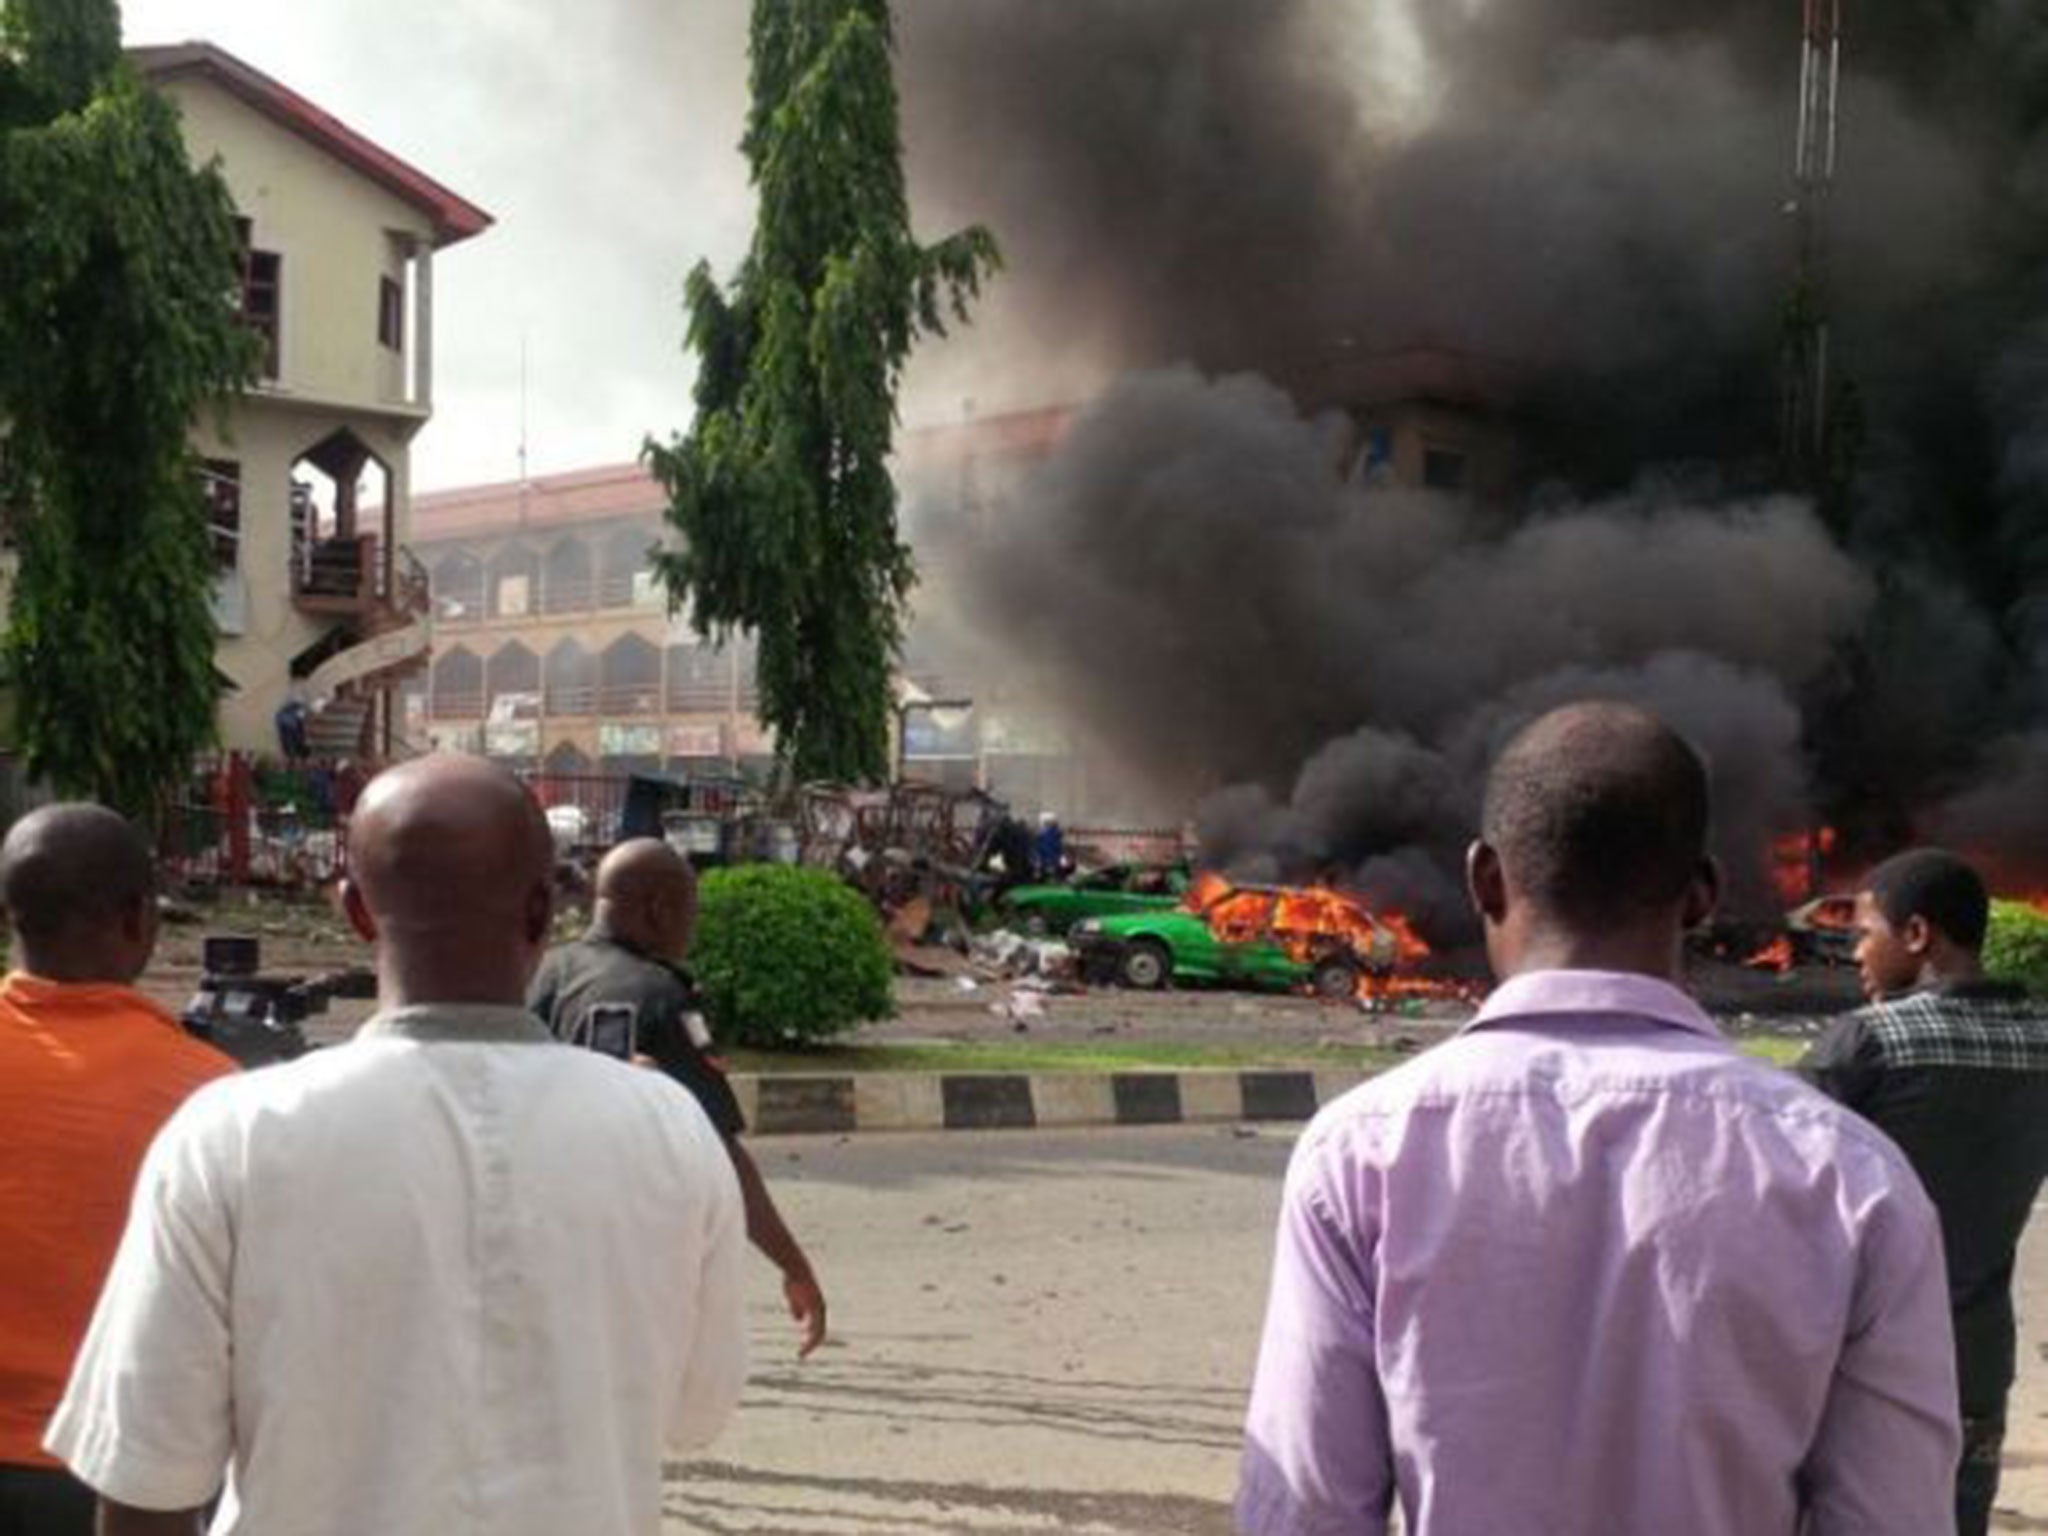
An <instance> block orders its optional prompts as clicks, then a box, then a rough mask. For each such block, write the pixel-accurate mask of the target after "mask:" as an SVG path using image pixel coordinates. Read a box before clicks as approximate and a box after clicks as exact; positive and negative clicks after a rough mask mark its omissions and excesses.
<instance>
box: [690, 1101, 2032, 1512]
mask: <svg viewBox="0 0 2048 1536" xmlns="http://www.w3.org/2000/svg"><path fill="white" fill-rule="evenodd" d="M1292 1138H1293V1132H1292V1130H1291V1129H1288V1128H1285V1127H1282V1128H1270V1127H1269V1128H1265V1129H1263V1130H1261V1131H1260V1133H1259V1134H1257V1135H1254V1136H1243V1135H1240V1134H1237V1133H1236V1132H1233V1131H1231V1130H1229V1129H1221V1130H1219V1129H1214V1128H1203V1129H1190V1128H1182V1127H1162V1128H1158V1129H1153V1130H1102V1131H1089V1132H1075V1133H1070V1134H1045V1133H1017V1132H993V1133H988V1134H966V1133H960V1132H954V1133H951V1134H941V1135H923V1136H872V1135H871V1136H863V1137H859V1138H854V1139H846V1138H839V1139H832V1138H814V1137H801V1138H798V1137H792V1138H775V1139H770V1140H765V1141H762V1142H759V1143H757V1144H756V1153H757V1155H758V1156H759V1157H760V1159H761V1162H762V1165H763V1167H764V1168H765V1169H766V1170H767V1172H768V1176H769V1179H770V1181H771V1182H772V1184H773V1185H774V1188H775V1190H776V1192H777V1196H778V1198H779V1199H780V1201H781V1202H782V1205H783V1208H784V1211H785V1212H786V1214H788V1216H789V1217H790V1218H791V1220H792V1222H793V1224H794V1225H795V1227H796V1229H797V1231H798V1232H799V1233H800V1234H801V1235H802V1236H803V1238H804V1239H805V1241H806V1242H807V1243H808V1244H809V1245H810V1246H811V1248H812V1250H813V1252H814V1255H815V1256H816V1258H817V1261H818V1263H819V1265H820V1268H821V1271H822V1273H823V1276H824V1279H825V1282H826V1285H827V1288H828V1291H829V1293H830V1295H831V1297H832V1302H833V1323H834V1329H833V1331H834V1334H835V1339H834V1342H833V1343H832V1344H830V1345H828V1346H827V1347H826V1349H825V1350H823V1351H821V1353H820V1355H819V1356H817V1357H815V1358H814V1359H813V1360H812V1361H811V1362H809V1363H807V1364H804V1365H801V1366H799V1365H798V1364H796V1362H795V1361H794V1359H793V1358H792V1357H791V1350H792V1339H793V1335H792V1333H791V1331H790V1327H789V1325H788V1324H787V1322H786V1320H784V1319H782V1318H781V1317H780V1316H779V1315H778V1313H777V1312H776V1310H775V1309H776V1306H777V1293H776V1287H775V1284H774V1276H773V1273H772V1271H770V1270H769V1269H768V1268H767V1266H766V1265H765V1264H760V1263H757V1265H756V1270H755V1276H754V1279H755V1290H756V1294H755V1298H754V1309H753V1332H754V1347H755V1372H754V1379H753V1383H752V1386H751V1387H750V1389H749V1391H748V1396H747V1402H746V1405H745V1407H744V1408H743V1410H742V1412H741V1416H740V1419H739V1421H738V1422H737V1423H736V1424H735V1426H734V1428H733V1429H732V1430H731V1431H729V1432H728V1434H727V1435H726V1436H725V1437H724V1438H723V1439H722V1440H721V1441H720V1442H719V1444H718V1445H717V1446H716V1447H714V1448H713V1450H712V1451H711V1453H710V1454H709V1456H708V1457H707V1459H706V1460H704V1461H702V1462H698V1463H695V1464H693V1465H691V1466H690V1467H688V1468H687V1469H682V1470H681V1472H680V1475H679V1476H678V1477H677V1478H676V1480H675V1482H674V1484H673V1486H672V1490H671V1495H670V1501H669V1502H670V1511H671V1515H672V1517H673V1518H672V1519H671V1521H670V1531H671V1533H672V1536H683V1533H692V1536H742V1533H744V1536H769V1533H774V1536H954V1533H959V1536H1038V1533H1043V1532H1054V1531H1062V1532H1072V1533H1075V1536H1154V1533H1158V1536H1164V1533H1168V1532H1171V1533H1175V1536H1227V1533H1228V1532H1229V1531H1230V1520H1229V1509H1228V1500H1229V1496H1230V1488H1231V1482H1232V1477H1233V1472H1234V1461H1235V1454H1236V1446H1237V1431H1238V1422H1239V1415H1240V1413H1241V1410H1242V1406H1243V1393H1244V1384H1245V1381H1246V1379H1247V1376H1248V1373H1249V1371H1250V1367H1251V1356H1252V1350H1253V1347H1254V1343H1255V1340H1256V1334H1257V1328H1258V1321H1259V1312H1260V1308H1261V1305H1262V1303H1263V1296H1264V1289H1265V1274H1266V1263H1267V1252H1268V1246H1269V1243H1270V1239H1271V1230H1272V1222H1273V1213H1274V1210H1275V1205H1276V1201H1277V1198H1278V1189H1279V1181H1280V1176H1281V1173H1282V1171H1283V1169H1284V1166H1285V1163H1286V1158H1287V1153H1288V1149H1289V1146H1290V1145H1291V1142H1292ZM2040 1225H2041V1224H2037V1227H2038V1226H2040ZM2022 1293H2023V1298H2024V1305H2025V1311H2026V1319H2025V1322H2024V1324H2023V1327H2024V1337H2023V1341H2022V1345H2021V1357H2022V1362H2023V1365H2022V1369H2023V1372H2024V1373H2025V1375H2024V1379H2023V1381H2022V1383H2021V1393H2020V1396H2019V1398H2018V1399H2017V1400H2016V1401H2015V1404H2014V1413H2013V1422H2012V1435H2011V1444H2010V1446H2009V1453H2010V1454H2009V1456H2008V1468H2009V1471H2008V1474H2007V1483H2006V1493H2005V1497H2004V1498H2002V1499H2001V1505H2002V1506H2004V1512H2003V1513H2002V1514H2001V1516H2000V1520H1999V1525H1998V1528H1999V1529H2001V1530H2008V1531H2048V1231H2037V1232H2036V1233H2035V1234H2034V1235H2033V1236H2032V1237H2031V1238H2030V1241H2029V1246H2028V1250H2027V1254H2026V1258H2025V1274H2024V1278H2023V1285H2022Z"/></svg>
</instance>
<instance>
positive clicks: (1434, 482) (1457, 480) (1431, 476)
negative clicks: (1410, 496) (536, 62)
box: [1422, 448, 1465, 491]
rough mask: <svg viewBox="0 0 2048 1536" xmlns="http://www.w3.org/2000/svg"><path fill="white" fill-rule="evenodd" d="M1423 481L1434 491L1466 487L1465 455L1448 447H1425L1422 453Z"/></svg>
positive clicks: (1456, 489)
mask: <svg viewBox="0 0 2048 1536" xmlns="http://www.w3.org/2000/svg"><path fill="white" fill-rule="evenodd" d="M1422 483H1423V484H1424V485H1426V486H1428V487H1429V488H1430V489H1431V490H1432V491H1462V490H1464V489H1465V455H1464V454H1462V453H1453V452H1452V451H1451V450H1450V449H1448V448H1429V449H1425V450H1424V452H1423V455H1422Z"/></svg>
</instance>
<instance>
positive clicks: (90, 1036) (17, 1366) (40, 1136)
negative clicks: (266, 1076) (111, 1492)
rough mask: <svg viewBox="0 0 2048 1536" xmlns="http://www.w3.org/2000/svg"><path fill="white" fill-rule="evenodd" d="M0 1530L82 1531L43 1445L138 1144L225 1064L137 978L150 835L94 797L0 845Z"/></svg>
mask: <svg viewBox="0 0 2048 1536" xmlns="http://www.w3.org/2000/svg"><path fill="white" fill-rule="evenodd" d="M0 905H4V906H5V908H6V910H7V920H8V926H9V927H10V928H11V929H12V931H13V936H14V962H15V968H14V971H13V973H12V974H11V975H9V976H8V977H7V979H6V981H5V982H4V983H0V1533H4V1536H17V1533H27V1532H35V1533H37V1536H91V1531H92V1525H93V1496H92V1491H91V1490H90V1489H89V1488H87V1487H85V1485H84V1484H82V1483H80V1482H78V1481H77V1480H76V1479H75V1478H73V1477H72V1476H71V1475H70V1474H69V1473H68V1472H66V1471H65V1470H64V1468H63V1466H62V1465H61V1464H60V1463H59V1462H58V1461H57V1460H56V1459H55V1458H54V1457H52V1456H50V1455H49V1454H47V1453H46V1452H45V1451H44V1450H43V1445H42V1442H43V1429H44V1426H45V1425H46V1424H48V1423H49V1420H50V1415H51V1414H52V1413H53V1412H54V1411H55V1410H56V1407H57V1401H58V1399H59V1398H60V1397H61V1396H62V1395H63V1392H64V1380H65V1378H66V1377H67V1376H68V1375H69V1374H70V1372H71V1363H72V1359H73V1357H74V1356H75V1355H76V1354H77V1353H78V1345H79V1341H80V1340H81V1339H83V1338H84V1337H85V1327H86V1321H87V1319H89V1318H90V1317H91V1316H92V1305H93V1299H94V1298H95V1297H96V1296H98V1295H99V1291H100V1284H101V1282H102V1281H103V1280H105V1279H106V1275H107V1266H108V1265H109V1264H111V1263H112V1262H113V1258H114V1248H115V1245H116V1244H117V1243H118V1242H119V1241H120V1237H121V1223H122V1219H123V1218H124V1217H125V1216H126V1215H127V1212H128V1197H129V1195H130V1193H131V1192H132V1191H133V1189H134V1187H135V1173H136V1170H137V1169H138V1168H139V1167H141V1165H142V1155H143V1152H144V1150H145V1149H146V1148H147V1147H148V1146H149V1141H150V1138H151V1137H152V1136H154V1135H155V1134H156V1133H157V1131H158V1129H159V1128H160V1127H161V1126H162V1125H163V1123H164V1121H166V1120H167V1119H169V1118H170V1115H171V1112H172V1111H173V1110H175V1109H176V1108H177V1107H178V1105H179V1104H180V1103H182V1102H183V1101H184V1100H185V1098H186V1097H187V1096H188V1095H189V1094H190V1093H191V1092H192V1091H193V1090H194V1089H196V1088H198V1087H199V1086H200V1085H201V1084H202V1083H206V1082H210V1081H212V1080H213V1079H214V1078H216V1077H221V1076H224V1075H225V1074H227V1073H229V1072H232V1071H234V1070H235V1064H234V1063H233V1062H232V1061H230V1060H229V1059H228V1058H227V1057H225V1056H223V1055H221V1054H220V1053H219V1052H217V1051H215V1050H213V1049H212V1048H210V1047H208V1046H204V1045H201V1044H200V1043H199V1042H198V1041H196V1040H194V1039H192V1038H191V1036H189V1035H187V1034H186V1033H185V1031H184V1030H183V1029H182V1028H180V1027H179V1024H178V1021H177V1020H176V1019H174V1018H172V1017H171V1015H170V1014H168V1013H166V1012H165V1011H164V1010H163V1009H162V1008H160V1007H158V1006H157V1005H156V1004H155V1003H154V1002H152V1001H151V1000H150V999H148V998H147V997H144V996H143V995H142V994H141V993H140V992H137V991H136V990H135V989H134V982H135V980H136V978H137V977H138V976H140V975H141V974H142V971H143V968H144V967H145V966H147V965H148V964H149V958H150V955H151V953H152V952H153V951H154V949H155V948H156V934H157V916H156V876H155V870H154V868H153V866H152V863H151V860H150V855H149V849H148V847H147V846H146V845H145V844H144V842H143V840H142V838H141V836H140V834H138V833H137V832H136V830H135V829H134V828H133V827H132V826H130V825H129V824H128V823H127V822H126V821H124V820H123V819H122V818H121V817H119V816H117V815H115V814H114V813H113V812H112V811H109V810H106V809H104V808H102V807H100V806H97V805H52V806H46V807H44V808H43V809H41V810H38V811H32V812H30V813H29V814H28V815H27V816H24V817H23V818H22V819H21V820H20V821H18V822H16V823H15V824H14V827H13V828H12V829H11V830H10V831H9V832H8V834H7V839H6V841H5V843H4V844H0Z"/></svg>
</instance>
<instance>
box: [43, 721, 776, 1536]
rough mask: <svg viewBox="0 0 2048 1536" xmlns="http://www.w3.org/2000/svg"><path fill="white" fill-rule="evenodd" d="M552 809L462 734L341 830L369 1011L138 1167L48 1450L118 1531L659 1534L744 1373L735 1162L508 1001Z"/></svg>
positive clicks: (545, 868) (206, 1095) (246, 1079)
mask: <svg viewBox="0 0 2048 1536" xmlns="http://www.w3.org/2000/svg"><path fill="white" fill-rule="evenodd" d="M551 858H552V853H551V845H550V841H549V838H548V832H547V826H546V823H545V822H544V821H543V820H542V818H541V814H540V812H539V810H538V809H537V808H536V807H535V806H534V804H533V803H532V801H531V800H530V799H529V798H528V796H527V794H526V792H525V791H524V790H523V789H522V788H521V787H520V786H519V784H518V783H517V782H516V781H515V780H513V779H512V778H511V777H510V776H509V775H507V774H505V773H503V772H501V771H500V770H498V769H496V768H494V767H492V766H490V765H488V764H486V763H484V762H482V761H481V760H479V759H475V758H464V757H453V756H448V757H433V758H427V759H423V760H421V761H418V762H414V763H409V764H407V765H405V766H404V767H401V768H396V769H393V770H392V771H390V772H389V773H386V774H385V775H383V776H382V777H381V778H379V779H377V780H376V781H375V782H374V783H372V784H371V785H370V787H369V788H368V789H367V790H366V791H365V792H364V794H363V797H362V800H361V801H360V803H359V804H358V806H357V808H356V813H355V818H354V824H353V826H352V827H351V829H350V837H349V860H350V880H349V884H348V886H347V888H346V891H345V897H346V902H347V907H348V912H349V916H350V919H351V921H352V922H353V923H354V925H355V926H356V927H357V929H358V930H359V931H360V932H361V933H362V934H363V936H364V937H365V938H366V939H370V940H372V941H374V942H375V944H376V946H377V967H378V980H379V1003H380V1011H379V1013H378V1014H377V1016H376V1017H375V1018H374V1019H372V1020H371V1021H370V1022H369V1023H368V1024H366V1025H364V1026H363V1029H362V1031H361V1032H360V1033H359V1034H358V1035H357V1037H356V1038H355V1040H353V1041H352V1042H351V1043H349V1044H347V1045H343V1046H340V1047H337V1048H335V1049H332V1050H325V1051H317V1052H314V1053H313V1054H312V1055H310V1056H307V1057H304V1058H302V1059H301V1060H299V1061H297V1062H293V1063H291V1064H289V1065H285V1066H279V1067H272V1068H268V1069H266V1070H264V1071H262V1072H255V1073H250V1074H247V1075H245V1076H239V1077H235V1078H231V1079H228V1080H226V1081H224V1082H223V1083H221V1084H219V1085H218V1088H219V1091H214V1090H213V1089H208V1090H202V1091H201V1092H200V1093H198V1094H197V1095H195V1096H194V1097H193V1098H192V1099H191V1100H190V1101H189V1102H188V1103H187V1104H186V1106H185V1107H184V1108H183V1109H182V1110H181V1111H180V1112H179V1113H178V1114H177V1115H176V1116H175V1117H174V1118H173V1119H172V1120H171V1122H170V1123H169V1124H168V1125H167V1126H166V1127H165V1128H164V1131H163V1133H162V1135H161V1136H160V1137H159V1138H158V1139H157V1141H156V1143H155V1145H154V1146H153V1147H152V1148H151V1150H150V1153H149V1156H148V1158H147V1160H146V1161H145V1163H144V1166H143V1171H142V1175H141V1180H140V1183H139V1185H138V1187H137V1190H136V1197H135V1204H134V1208H133V1210H132V1212H131V1214H130V1218H129V1225H128V1230H127V1232H126V1234H125V1236H124V1237H123V1238H122V1243H121V1248H120V1252H119V1255H118V1257H117V1258H116V1259H115V1262H114V1268H113V1271H112V1273H111V1275H110V1276H109V1278H108V1281H107V1287H106V1290H105V1291H104V1293H103V1294H102V1296H101V1298H100V1303H99V1308H98V1311H97V1312H96V1313H95V1315H94V1318H93V1323H92V1327H91V1330H90V1332H89V1333H88V1335H87V1338H86V1342H85V1345H84V1348H83V1349H82V1350H81V1352H80V1354H79V1359H78V1365H77V1369H76V1371H75V1373H74V1375H73V1377H72V1381H71V1385H70V1389H69V1391H68V1393H67V1395H66V1397H65V1400H64V1403H63V1405H62V1406H61V1407H60V1408H59V1409H58V1411H57V1415H56V1417H55V1418H54V1419H53V1420H52V1421H51V1427H50V1433H49V1439H48V1446H49V1449H50V1450H51V1451H52V1452H53V1453H54V1454H55V1455H57V1456H58V1457H59V1458H60V1459H61V1460H63V1461H64V1462H65V1463H66V1464H67V1465H69V1466H70V1468H71V1469H72V1471H73V1472H74V1473H75V1474H76V1475H77V1476H78V1477H79V1478H80V1479H81V1480H83V1481H84V1482H86V1483H87V1484H89V1485H91V1486H92V1487H93V1488H94V1489H96V1490H97V1491H98V1493H99V1495H100V1499H101V1520H102V1525H101V1531H102V1533H103V1536H157V1533H167V1532H178V1533H180V1536H190V1533H192V1532H194V1531H195V1530H196V1529H197V1528H198V1524H199V1520H200V1510H201V1508H202V1507H203V1506H205V1505H206V1504H207V1503H208V1502H209V1501H211V1500H212V1499H213V1498H214V1496H215V1495H216V1493H219V1492H220V1491H221V1488H222V1477H223V1474H224V1472H225V1473H226V1474H227V1486H226V1491H225V1495H224V1497H223V1499H222V1503H221V1508H220V1513H219V1515H218V1516H217V1517H216V1519H215V1521H214V1525H213V1529H214V1530H215V1532H216V1533H262V1532H271V1531H283V1530H290V1531H293V1532H299V1533H305V1536H325V1533H333V1536H343V1533H349V1536H355V1533H360V1532H366V1531H374V1532H377V1533H378V1536H457V1533H463V1532H490V1533H491V1536H523V1533H532V1536H563V1533H568V1532H574V1533H577V1536H657V1533H658V1532H659V1530H660V1528H661V1463H662V1455H663V1452H664V1450H665V1449H669V1448H676V1449H682V1448H688V1447H692V1446H696V1445H701V1444H702V1443H704V1442H706V1441H708V1440H709V1439H710V1438H711V1437H712V1436H713V1435H715V1434H716V1433H717V1432H718V1430H719V1429H720V1428H722V1427H723V1425H724V1424H725V1422H726V1420H727V1419H728V1418H729V1417H730V1415H731V1413H732V1410H733V1408H734V1407H735V1405H736V1404H737V1402H738V1399H739V1394H740V1387H741V1383H742V1380H743V1377H744V1375H745V1358H744V1356H745V1339H744V1323H743V1318H742V1304H741V1258H742V1254H743V1250H744V1245H745V1241H746V1234H745V1228H744V1223H743V1219H742V1214H741V1208H740V1199H739V1190H738V1186H737V1183H736V1182H735V1180H734V1177H733V1172H732V1166H731V1163H730V1161H729V1160H728V1159H727V1157H726V1155H725V1149H724V1147H723V1145H722V1144H721V1143H720V1141H719V1138H718V1135H717V1133H716V1132H715V1131H714V1130H713V1129H712V1127H711V1124H710V1122H709V1121H708V1120H707V1119H706V1118H705V1116H704V1113H703V1111H702V1110H701V1109H699V1108H698V1107H697V1104H696V1102H695V1101H694V1100H693V1099H692V1098H691V1097H690V1095H689V1094H688V1093H687V1092H686V1091H685V1090H683V1089H682V1088H680V1087H679V1086H677V1085H676V1084H675V1083H674V1082H672V1081H670V1080H669V1079H668V1078H667V1077H666V1076H664V1075H663V1074H661V1073H659V1072H649V1071H646V1070H643V1069H641V1068H637V1067H632V1066H627V1065H625V1064H623V1063H621V1062H617V1061H613V1060H609V1059H607V1058H605V1057H603V1056H600V1055H598V1054H596V1053H595V1052H591V1051H580V1050H577V1049H575V1048H573V1047H571V1046H566V1045H561V1044H557V1043H555V1042H554V1041H553V1040H552V1038H551V1037H550V1036H549V1034H548V1032H547V1031H546V1029H545V1028H543V1027H542V1025H541V1024H540V1022H539V1020H537V1019H535V1018H534V1017H533V1016H532V1015H531V1014H529V1013H527V1012H526V1010H525V1007H524V1000H525V996H526V986H527V982H528V979H529V978H530V976H531V975H532V973H533V969H534V966H535V965H536V963H537V962H538V961H539V958H540V955H541V952H542V949H543V946H544V945H545V944H546V941H547V937H548V926H549V919H550V917H551V915H552V904H551V894H550V880H549V876H550V864H551Z"/></svg>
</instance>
